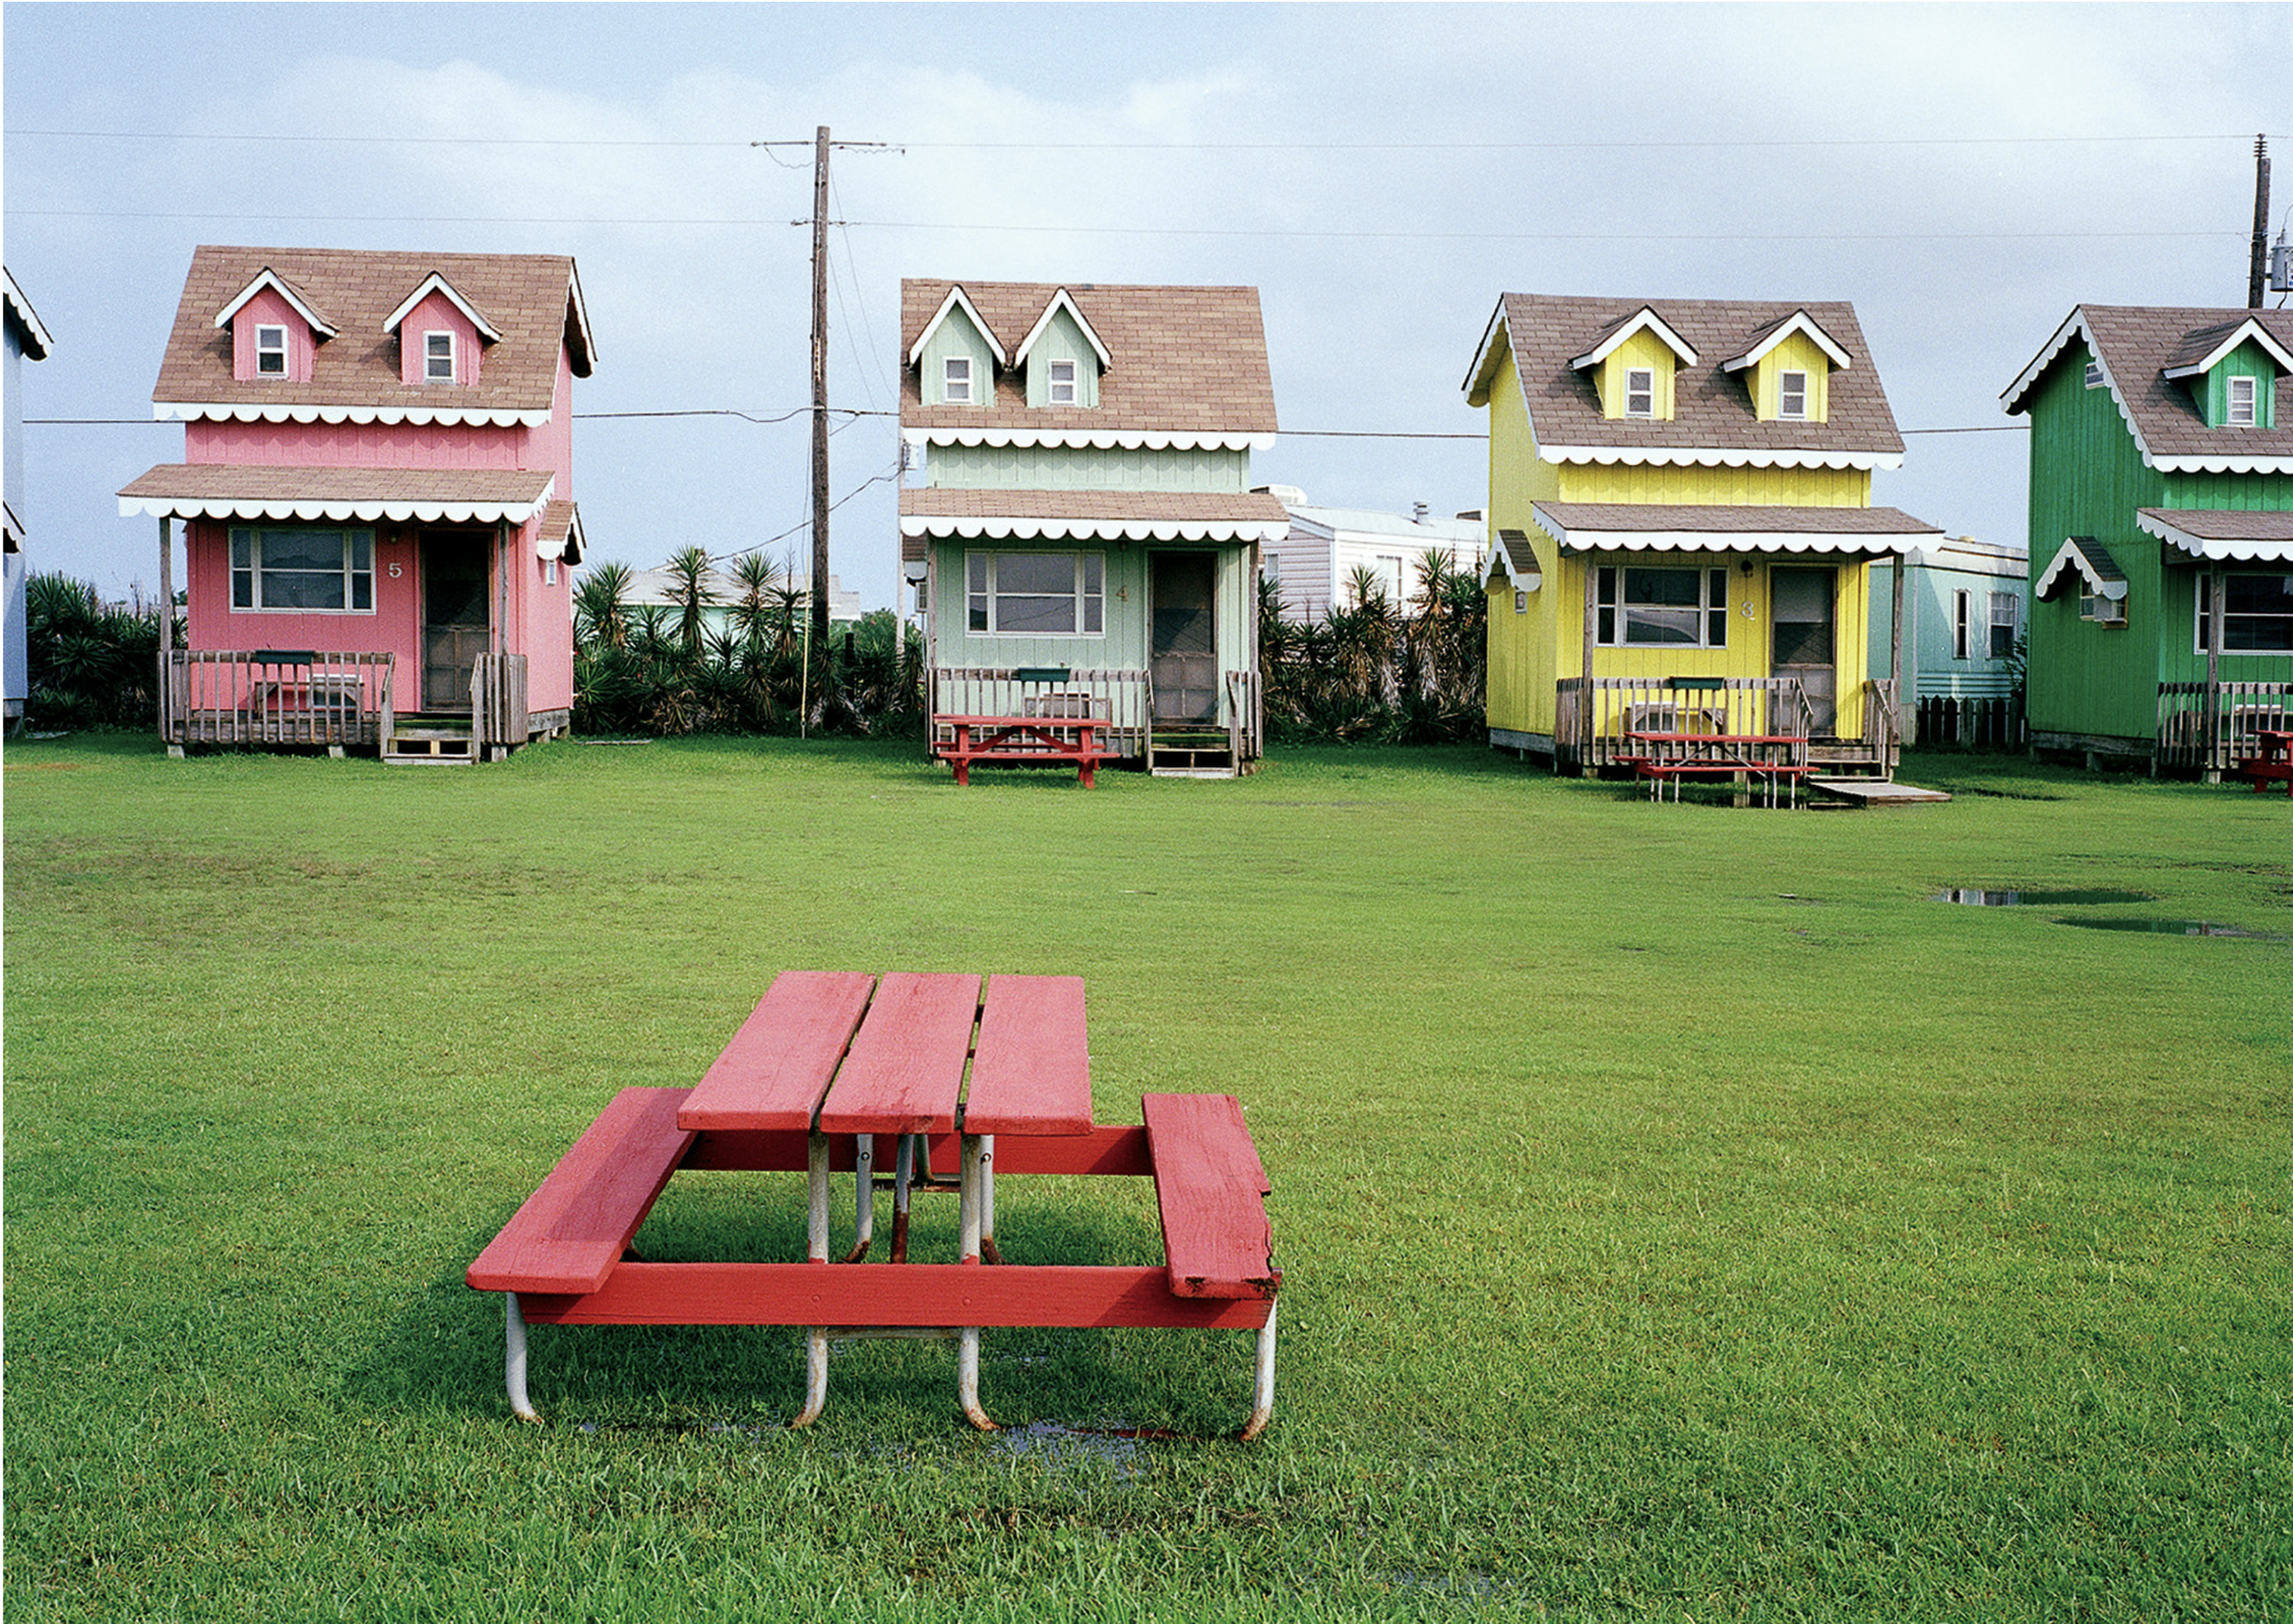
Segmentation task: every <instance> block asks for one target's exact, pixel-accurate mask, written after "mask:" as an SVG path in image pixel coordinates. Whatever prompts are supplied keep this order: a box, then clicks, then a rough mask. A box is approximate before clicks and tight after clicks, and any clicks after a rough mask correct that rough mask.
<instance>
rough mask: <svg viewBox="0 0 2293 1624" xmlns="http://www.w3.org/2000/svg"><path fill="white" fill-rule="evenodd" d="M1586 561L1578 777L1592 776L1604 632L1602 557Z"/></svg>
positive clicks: (1589, 556) (1583, 555) (1589, 555)
mask: <svg viewBox="0 0 2293 1624" xmlns="http://www.w3.org/2000/svg"><path fill="white" fill-rule="evenodd" d="M1578 556H1579V558H1583V560H1584V673H1583V676H1584V679H1583V681H1582V682H1580V683H1579V684H1578V688H1577V701H1578V702H1577V776H1578V777H1579V778H1580V779H1585V778H1590V777H1591V776H1592V758H1593V756H1594V754H1595V752H1594V750H1593V746H1592V721H1593V713H1594V711H1595V709H1596V705H1595V700H1596V698H1597V696H1596V695H1595V693H1594V692H1593V688H1592V650H1593V649H1594V647H1595V646H1597V634H1598V632H1599V631H1600V624H1601V621H1600V615H1601V610H1600V583H1601V570H1600V567H1599V565H1598V563H1597V562H1596V559H1597V557H1598V555H1596V554H1592V553H1581V554H1579V555H1578Z"/></svg>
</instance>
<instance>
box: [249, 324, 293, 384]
mask: <svg viewBox="0 0 2293 1624" xmlns="http://www.w3.org/2000/svg"><path fill="white" fill-rule="evenodd" d="M286 370H287V346H286V329H285V328H284V327H270V326H263V327H257V328H256V329H255V375H256V376H257V377H258V378H283V377H285V376H286Z"/></svg>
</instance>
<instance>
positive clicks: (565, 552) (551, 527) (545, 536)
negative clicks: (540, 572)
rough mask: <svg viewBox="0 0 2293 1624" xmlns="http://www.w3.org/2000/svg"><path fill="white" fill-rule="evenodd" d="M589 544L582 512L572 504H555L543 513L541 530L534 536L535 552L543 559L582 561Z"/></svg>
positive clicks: (568, 561) (570, 561) (573, 562)
mask: <svg viewBox="0 0 2293 1624" xmlns="http://www.w3.org/2000/svg"><path fill="white" fill-rule="evenodd" d="M588 546H589V544H588V542H586V541H585V540H583V539H582V510H581V509H580V508H579V507H577V506H576V505H575V504H573V503H570V502H553V503H550V504H549V505H548V507H546V508H544V509H543V510H542V513H541V529H540V530H539V531H538V532H537V533H536V535H535V536H534V551H535V552H537V553H538V554H539V555H540V556H541V557H542V558H545V559H546V558H563V559H564V560H565V561H566V562H567V563H569V564H578V563H580V562H581V561H582V553H583V552H584V551H586V550H587V548H588Z"/></svg>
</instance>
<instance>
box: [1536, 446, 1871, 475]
mask: <svg viewBox="0 0 2293 1624" xmlns="http://www.w3.org/2000/svg"><path fill="white" fill-rule="evenodd" d="M1536 455H1537V459H1538V460H1539V461H1541V462H1579V463H1599V464H1601V466H1602V467H1604V468H1605V467H1609V466H1611V465H1612V464H1615V463H1619V462H1621V463H1623V465H1624V466H1625V467H1627V468H1639V467H1641V466H1642V465H1644V464H1645V465H1646V466H1648V467H1650V468H1857V469H1865V470H1869V469H1877V468H1884V469H1899V468H1900V467H1902V466H1903V454H1902V453H1901V452H1900V451H1759V450H1734V449H1725V450H1723V449H1721V448H1718V447H1710V446H1539V447H1537V448H1536Z"/></svg>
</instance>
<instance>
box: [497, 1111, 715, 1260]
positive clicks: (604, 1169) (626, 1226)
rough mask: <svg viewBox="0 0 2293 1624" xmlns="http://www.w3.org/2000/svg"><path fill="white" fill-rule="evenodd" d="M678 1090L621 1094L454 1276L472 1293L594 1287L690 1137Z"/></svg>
mask: <svg viewBox="0 0 2293 1624" xmlns="http://www.w3.org/2000/svg"><path fill="white" fill-rule="evenodd" d="M685 1094H686V1090H684V1089H682V1088H624V1089H622V1090H621V1092H620V1093H618V1094H616V1095H615V1096H614V1098H613V1099H612V1101H611V1103H609V1104H608V1105H607V1106H606V1107H605V1109H604V1110H603V1111H601V1112H599V1113H598V1116H597V1120H596V1121H593V1122H592V1123H591V1124H590V1125H589V1129H588V1131H587V1132H584V1133H583V1134H582V1136H581V1138H580V1139H578V1140H576V1141H575V1142H574V1144H573V1148H572V1149H571V1150H569V1151H567V1152H566V1153H565V1155H564V1157H563V1158H562V1159H561V1160H559V1163H558V1165H557V1166H555V1167H553V1168H551V1169H550V1170H549V1175H548V1177H546V1178H544V1179H543V1180H542V1181H541V1188H539V1189H537V1190H536V1191H534V1193H533V1194H532V1195H530V1196H528V1197H526V1202H525V1205H523V1206H521V1207H520V1208H518V1210H517V1211H516V1213H515V1215H513V1216H512V1218H511V1219H510V1221H509V1222H508V1223H506V1224H504V1225H503V1227H502V1232H501V1233H500V1234H498V1235H496V1236H494V1238H493V1241H492V1242H491V1243H488V1245H487V1246H486V1249H485V1250H484V1251H483V1252H481V1253H480V1254H478V1259H477V1261H476V1262H475V1263H473V1264H471V1265H470V1269H469V1273H468V1274H467V1275H466V1276H464V1278H466V1279H467V1280H468V1281H469V1283H470V1284H471V1286H472V1287H475V1288H477V1289H478V1290H480V1291H594V1290H596V1289H597V1288H598V1287H600V1286H602V1285H604V1283H605V1277H606V1276H608V1275H610V1274H612V1273H613V1270H614V1265H616V1264H618V1263H619V1262H620V1261H621V1254H622V1252H623V1250H624V1249H625V1248H626V1247H627V1245H628V1244H629V1242H630V1241H631V1240H632V1239H633V1238H634V1237H635V1236H636V1234H637V1230H638V1228H639V1226H641V1225H642V1224H643V1223H644V1221H645V1215H646V1213H648V1211H650V1210H652V1206H653V1203H654V1202H655V1201H656V1200H658V1199H659V1198H660V1193H661V1189H662V1188H663V1187H664V1186H666V1185H667V1184H668V1183H669V1176H670V1174H671V1173H674V1172H675V1171H676V1170H677V1165H678V1163H680V1162H681V1161H682V1160H683V1159H684V1154H685V1152H686V1150H687V1149H688V1148H689V1147H690V1146H691V1145H692V1139H693V1136H692V1134H691V1133H690V1132H685V1131H683V1130H681V1129H680V1128H679V1127H678V1126H677V1107H678V1106H679V1104H681V1102H682V1101H683V1099H684V1098H685Z"/></svg>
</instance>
